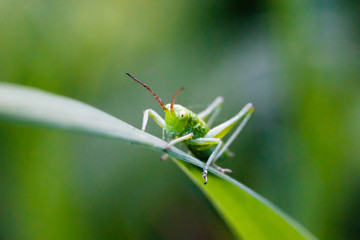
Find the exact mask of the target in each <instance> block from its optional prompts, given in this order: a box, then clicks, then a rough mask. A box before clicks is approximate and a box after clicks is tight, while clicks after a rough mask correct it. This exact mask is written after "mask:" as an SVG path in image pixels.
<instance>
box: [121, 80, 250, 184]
mask: <svg viewBox="0 0 360 240" xmlns="http://www.w3.org/2000/svg"><path fill="white" fill-rule="evenodd" d="M126 74H127V75H128V76H129V77H131V78H132V79H133V80H135V81H136V82H138V83H140V84H141V85H142V86H144V87H145V88H146V89H147V90H148V91H149V92H150V93H151V94H152V95H153V96H154V98H155V99H156V101H157V102H158V103H159V104H160V106H161V107H162V109H163V111H164V112H165V120H164V119H163V118H162V117H161V116H160V115H159V114H157V113H156V112H155V111H154V110H152V109H146V110H145V112H144V117H143V122H142V128H141V130H142V131H145V128H146V125H147V122H148V118H149V116H150V117H152V118H153V119H154V120H155V122H156V123H157V124H158V125H159V126H160V127H161V128H162V129H163V134H162V138H163V139H164V140H165V134H166V135H167V136H168V138H170V139H171V141H170V142H168V144H167V145H166V147H165V150H168V149H169V148H170V147H171V146H173V145H175V144H176V143H180V142H182V143H184V144H185V146H186V147H187V148H188V149H189V150H190V152H191V153H192V154H193V155H194V156H196V157H197V158H199V159H200V160H203V161H206V162H205V165H204V168H203V175H202V177H203V178H204V179H205V182H204V184H206V183H207V172H208V168H209V166H210V165H211V166H214V167H215V168H216V169H217V170H219V171H220V172H222V173H226V172H227V173H231V172H232V171H231V170H230V169H224V168H221V167H219V166H217V165H216V164H215V162H216V161H217V160H218V159H219V158H220V157H221V158H223V157H226V156H231V153H230V152H229V151H228V147H229V145H230V144H231V143H232V142H233V141H234V139H235V138H236V136H237V135H238V134H239V133H240V132H241V130H242V129H243V128H244V126H245V124H246V123H247V121H248V120H249V118H250V117H251V114H252V113H253V112H254V107H253V105H252V104H251V103H248V104H246V105H245V107H244V108H243V109H241V111H240V112H239V113H238V114H236V115H235V116H234V117H233V118H231V119H230V120H228V121H226V122H224V123H222V124H220V125H218V126H216V127H214V128H212V129H210V125H211V124H212V122H213V121H214V119H215V117H216V116H217V115H218V114H219V112H220V108H221V107H222V106H223V102H224V99H223V98H222V97H217V98H216V99H215V101H214V102H213V103H211V104H210V105H209V107H208V108H206V109H205V110H204V111H202V112H200V113H199V114H195V113H193V112H192V111H190V110H189V109H187V108H185V107H183V106H181V105H179V104H174V103H175V98H176V96H177V95H178V94H179V93H180V92H181V91H182V90H183V89H184V88H180V89H179V90H177V91H176V93H175V94H174V97H173V99H172V101H171V103H169V104H166V105H164V103H163V102H162V101H161V100H160V98H159V97H158V96H157V95H156V94H155V93H154V92H153V91H152V90H151V89H150V87H148V86H147V85H146V84H145V83H142V82H141V81H140V80H138V79H136V78H135V77H133V76H132V75H131V74H130V73H126ZM238 123H240V124H239V126H238V127H237V128H236V130H235V131H234V133H233V134H232V135H231V136H230V138H229V139H228V140H227V142H226V143H223V141H222V140H221V138H222V137H224V136H225V135H226V134H227V133H228V132H229V131H230V130H231V129H232V128H233V127H234V126H236V125H237V124H238ZM161 158H162V159H166V158H167V154H164V155H163V156H162V157H161Z"/></svg>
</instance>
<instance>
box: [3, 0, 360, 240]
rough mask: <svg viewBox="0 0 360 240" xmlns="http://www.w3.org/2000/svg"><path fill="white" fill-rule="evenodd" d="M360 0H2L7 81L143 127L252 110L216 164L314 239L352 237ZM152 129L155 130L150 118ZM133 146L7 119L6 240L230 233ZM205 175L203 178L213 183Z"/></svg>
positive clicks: (357, 219) (355, 227)
mask: <svg viewBox="0 0 360 240" xmlns="http://www.w3.org/2000/svg"><path fill="white" fill-rule="evenodd" d="M359 16H360V4H359V2H357V1H337V0H333V1H320V0H318V1H303V0H295V1H285V0H278V1H260V0H257V1H250V0H247V1H215V0H212V1H190V0H182V1H87V0H84V1H68V0H63V1H45V0H27V1H20V0H16V1H15V0H14V1H0V81H5V82H13V83H19V84H24V85H29V86H34V87H38V88H41V89H44V90H47V91H50V92H54V93H58V94H61V95H65V96H69V97H71V98H75V99H78V100H80V101H83V102H86V103H89V104H91V105H93V106H95V107H97V108H100V109H102V110H104V111H105V112H108V113H110V114H112V115H114V116H116V117H118V118H120V119H122V120H124V121H125V122H128V123H130V124H132V125H134V126H136V127H140V125H141V121H142V112H143V110H145V109H146V108H153V109H155V110H156V111H157V112H159V113H161V108H160V107H159V105H158V104H157V102H156V101H155V100H154V99H153V98H152V96H151V95H150V94H149V93H148V92H147V91H146V90H145V89H143V88H142V87H141V86H139V85H137V84H135V83H134V82H133V81H132V80H131V79H130V78H128V77H127V76H126V75H125V72H126V71H129V72H130V73H132V74H134V75H135V76H136V77H138V78H139V79H140V80H143V81H144V82H146V83H148V84H149V85H150V86H151V87H152V88H153V90H154V91H155V92H156V93H157V94H158V95H159V96H160V97H161V98H162V99H163V100H164V102H170V100H171V97H172V95H173V94H174V92H175V91H176V90H177V88H178V87H180V86H184V87H185V91H184V92H183V93H181V94H180V95H179V96H178V99H177V102H178V103H180V104H182V105H184V106H190V108H191V109H193V110H194V111H201V110H202V109H203V108H205V107H206V106H207V104H209V103H210V102H211V101H213V100H214V99H215V97H217V96H223V97H224V98H225V105H224V109H223V112H222V114H221V116H220V117H219V119H218V122H217V123H220V122H222V121H225V120H227V119H228V118H230V117H232V116H233V115H234V114H236V113H237V112H238V111H239V110H240V109H241V108H242V107H243V106H244V105H245V104H246V103H248V102H252V103H253V104H254V105H255V108H256V110H255V114H254V115H253V118H252V119H251V121H250V122H249V124H248V125H247V126H246V128H245V129H244V131H243V133H242V134H241V135H240V136H239V137H238V139H237V140H236V141H235V142H234V144H233V145H232V148H231V149H232V151H234V152H235V154H236V156H235V157H234V158H233V159H229V160H227V161H224V162H222V166H224V167H229V168H231V169H233V171H234V175H233V177H234V178H235V179H238V180H239V181H241V182H243V183H244V184H246V185H247V186H249V187H250V188H252V189H254V190H255V191H257V192H258V193H260V194H261V195H263V196H264V197H266V198H268V199H269V200H271V201H272V202H274V203H275V204H276V205H278V206H279V207H280V208H281V209H283V210H284V211H285V212H287V213H288V214H289V215H291V216H292V217H294V218H295V219H297V220H298V221H299V222H300V223H302V224H303V225H304V226H305V227H306V228H308V229H309V230H310V231H311V232H313V233H314V234H315V235H316V236H317V237H319V238H321V239H359V237H360V187H359V186H360V141H359V140H360V137H359V136H360V127H359V119H360V91H359V90H360V81H359V80H360V45H359V43H360V41H359V40H360V29H359V26H360V25H359V22H360V21H359V20H360V19H359ZM149 132H151V133H153V134H155V135H157V136H161V130H160V129H159V128H158V127H157V126H156V125H155V124H154V123H153V122H152V123H150V126H149ZM159 157H160V154H159V153H157V152H153V151H151V150H149V149H142V148H139V147H137V146H133V145H130V144H128V143H124V142H119V141H116V140H109V139H105V138H97V137H94V136H88V135H85V134H78V133H70V132H64V131H62V130H54V129H46V128H33V127H31V126H25V125H23V124H21V123H9V122H3V121H1V122H0V239H233V236H232V234H231V232H230V230H229V229H228V228H227V226H226V225H225V223H224V222H223V221H222V219H221V218H220V216H219V215H218V214H217V213H216V212H215V210H214V209H213V207H212V206H211V205H210V203H209V201H208V200H207V199H206V198H205V197H204V196H203V194H202V193H201V192H200V191H199V190H198V189H197V188H196V186H194V184H193V183H191V182H190V180H189V179H188V178H187V177H186V176H185V175H184V174H183V173H182V172H181V171H180V170H179V169H178V168H177V167H176V166H175V164H174V163H173V162H171V161H166V162H161V161H159ZM209 184H211V182H210V183H209Z"/></svg>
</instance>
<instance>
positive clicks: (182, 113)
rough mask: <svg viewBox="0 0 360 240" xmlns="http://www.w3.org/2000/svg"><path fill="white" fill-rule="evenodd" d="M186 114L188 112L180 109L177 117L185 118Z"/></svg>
mask: <svg viewBox="0 0 360 240" xmlns="http://www.w3.org/2000/svg"><path fill="white" fill-rule="evenodd" d="M187 116H188V113H187V112H186V111H185V110H181V112H180V113H179V119H180V120H182V119H185V118H186V117H187Z"/></svg>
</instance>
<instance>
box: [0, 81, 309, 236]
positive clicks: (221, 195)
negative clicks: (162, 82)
mask: <svg viewBox="0 0 360 240" xmlns="http://www.w3.org/2000/svg"><path fill="white" fill-rule="evenodd" d="M0 118H2V119H7V120H18V121H22V122H29V123H33V124H37V125H40V126H44V125H45V126H52V127H57V128H64V129H69V130H74V131H80V132H86V133H92V134H96V135H101V136H105V137H111V138H118V139H121V140H124V141H128V142H131V143H134V144H138V145H142V146H145V147H148V148H151V149H154V150H157V151H160V152H164V148H165V146H166V142H165V141H163V140H161V139H159V138H157V137H155V136H153V135H150V134H148V133H146V132H142V131H140V130H138V129H136V128H135V127H133V126H131V125H129V124H127V123H125V122H123V121H121V120H119V119H117V118H115V117H113V116H111V115H109V114H107V113H105V112H103V111H100V110H98V109H96V108H94V107H91V106H89V105H87V104H84V103H81V102H79V101H76V100H73V99H70V98H66V97H62V96H58V95H55V94H51V93H47V92H44V91H41V90H38V89H35V88H30V87H24V86H20V85H15V84H9V83H0ZM167 153H168V154H169V155H171V156H172V157H175V158H177V159H180V160H182V161H185V162H188V163H191V164H192V165H195V166H198V167H202V166H203V164H204V163H203V162H201V161H200V160H198V159H196V158H194V157H193V156H191V155H189V154H187V153H185V152H183V151H181V150H179V149H177V148H175V147H172V148H171V149H169V150H168V151H167ZM175 162H176V163H177V164H178V166H179V167H180V168H181V169H182V170H183V171H184V172H185V173H186V174H187V175H188V176H189V177H190V178H191V179H192V181H194V183H195V184H196V185H198V186H199V187H200V189H201V190H202V191H203V192H204V193H205V195H206V196H207V197H208V198H209V199H210V201H211V202H212V203H213V205H214V206H215V208H216V209H217V210H218V211H219V213H220V215H221V216H222V217H223V218H224V220H225V221H226V222H227V223H228V225H229V227H230V228H231V229H232V230H233V232H234V234H235V236H237V237H238V238H245V239H315V237H314V236H312V235H311V233H309V232H308V231H307V230H306V229H304V228H303V227H302V226H301V225H300V224H298V223H297V222H296V221H295V220H293V219H292V218H291V217H289V216H287V215H286V214H285V213H283V212H282V211H281V210H280V209H278V208H277V207H276V206H274V205H273V204H272V203H271V202H269V201H268V200H266V199H264V198H263V197H261V196H260V195H258V194H257V193H255V192H254V191H252V190H251V189H249V188H247V187H246V186H244V185H242V184H241V183H239V182H237V181H236V180H234V179H232V178H230V177H229V176H227V175H225V174H222V173H220V172H218V171H217V170H215V169H214V168H212V167H210V168H209V172H211V173H213V174H214V175H216V176H217V177H214V176H211V175H210V176H209V184H208V185H206V186H204V185H203V179H202V178H201V173H200V171H199V170H198V169H196V168H194V167H193V166H192V165H190V164H185V163H183V162H179V161H177V160H175Z"/></svg>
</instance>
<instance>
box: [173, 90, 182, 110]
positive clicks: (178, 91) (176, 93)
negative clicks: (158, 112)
mask: <svg viewBox="0 0 360 240" xmlns="http://www.w3.org/2000/svg"><path fill="white" fill-rule="evenodd" d="M182 90H184V87H181V88H179V89H178V90H177V91H176V92H175V94H174V96H173V99H172V101H171V107H170V109H171V112H174V103H175V98H176V97H177V95H178V94H179V93H180V92H181V91H182Z"/></svg>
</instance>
